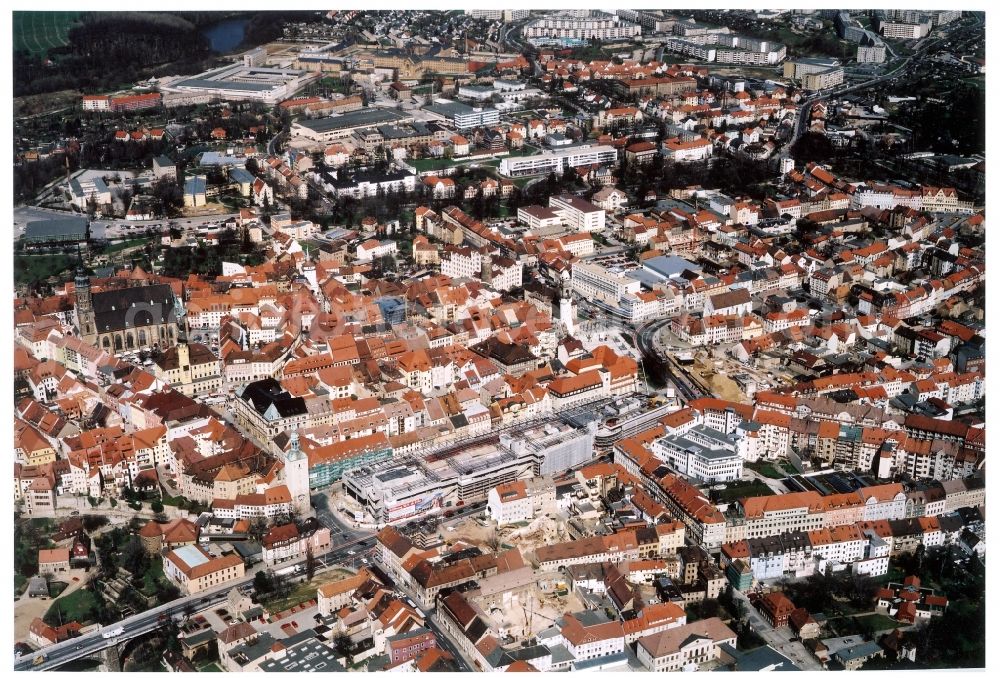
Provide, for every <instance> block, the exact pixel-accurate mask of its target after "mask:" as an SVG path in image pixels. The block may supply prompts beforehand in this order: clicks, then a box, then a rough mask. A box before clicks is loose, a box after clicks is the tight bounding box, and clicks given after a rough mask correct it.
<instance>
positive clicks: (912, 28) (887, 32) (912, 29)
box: [879, 19, 931, 40]
mask: <svg viewBox="0 0 1000 678" xmlns="http://www.w3.org/2000/svg"><path fill="white" fill-rule="evenodd" d="M879 30H880V31H881V32H882V35H884V36H885V37H887V38H899V39H900V40H919V39H920V38H924V37H927V34H928V33H930V32H931V22H930V19H927V20H925V21H923V22H920V23H913V24H909V23H901V22H897V21H882V22H880V23H879Z"/></svg>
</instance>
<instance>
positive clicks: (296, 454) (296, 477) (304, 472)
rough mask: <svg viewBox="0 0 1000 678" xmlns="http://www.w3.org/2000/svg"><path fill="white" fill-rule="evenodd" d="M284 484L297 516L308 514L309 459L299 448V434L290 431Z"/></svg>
mask: <svg viewBox="0 0 1000 678" xmlns="http://www.w3.org/2000/svg"><path fill="white" fill-rule="evenodd" d="M285 484H286V485H287V486H288V492H289V494H291V495H292V506H293V507H294V509H295V511H296V512H297V513H298V514H299V515H308V514H309V513H310V503H309V458H308V457H306V455H305V453H304V452H303V451H302V449H301V448H300V447H299V432H298V430H297V429H292V438H291V447H290V448H289V449H288V452H287V453H286V454H285Z"/></svg>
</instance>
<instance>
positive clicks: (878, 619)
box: [854, 613, 905, 632]
mask: <svg viewBox="0 0 1000 678" xmlns="http://www.w3.org/2000/svg"><path fill="white" fill-rule="evenodd" d="M854 621H856V622H857V623H858V624H859V625H860V626H861V628H863V629H865V630H867V631H872V632H875V631H890V630H892V629H894V628H897V627H900V626H905V625H904V624H900V623H899V622H897V621H896V620H895V619H893V618H891V617H889V616H887V615H881V614H878V613H873V614H869V615H865V616H862V617H855V618H854Z"/></svg>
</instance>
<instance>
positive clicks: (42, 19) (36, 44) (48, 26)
mask: <svg viewBox="0 0 1000 678" xmlns="http://www.w3.org/2000/svg"><path fill="white" fill-rule="evenodd" d="M81 14H83V12H14V17H13V22H14V50H15V51H17V50H25V51H28V52H31V53H32V54H38V55H44V54H45V53H46V52H48V51H49V50H50V49H53V48H55V47H62V46H63V45H65V44H66V43H67V36H68V35H69V28H70V26H71V25H72V24H73V22H74V21H75V20H76V18H77V17H78V16H80V15H81Z"/></svg>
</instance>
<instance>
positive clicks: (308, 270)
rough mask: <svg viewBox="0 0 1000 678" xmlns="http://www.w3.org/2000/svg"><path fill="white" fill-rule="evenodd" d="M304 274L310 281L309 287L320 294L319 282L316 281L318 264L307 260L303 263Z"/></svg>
mask: <svg viewBox="0 0 1000 678" xmlns="http://www.w3.org/2000/svg"><path fill="white" fill-rule="evenodd" d="M302 275H303V276H304V277H305V279H306V280H308V281H309V289H311V290H312V291H313V292H314V293H316V294H319V284H318V283H317V281H316V265H315V264H314V263H312V262H311V261H306V263H305V264H303V265H302Z"/></svg>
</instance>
